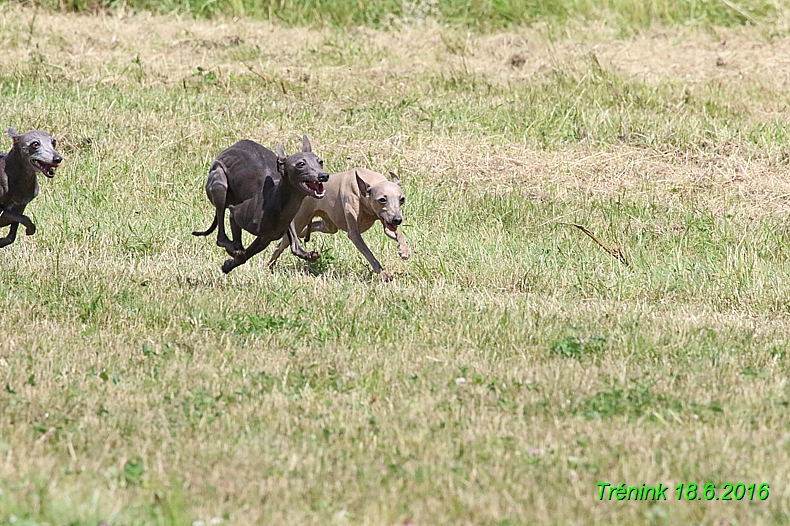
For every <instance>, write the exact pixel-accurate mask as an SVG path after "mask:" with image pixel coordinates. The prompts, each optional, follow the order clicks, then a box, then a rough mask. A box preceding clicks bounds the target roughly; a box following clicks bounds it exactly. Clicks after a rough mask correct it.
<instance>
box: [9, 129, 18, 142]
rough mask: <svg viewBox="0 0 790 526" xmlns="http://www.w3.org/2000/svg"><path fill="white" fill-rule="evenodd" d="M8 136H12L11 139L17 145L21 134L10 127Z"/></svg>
mask: <svg viewBox="0 0 790 526" xmlns="http://www.w3.org/2000/svg"><path fill="white" fill-rule="evenodd" d="M8 135H10V136H11V139H13V141H14V144H16V143H17V141H19V134H18V133H17V132H16V130H15V129H13V128H11V127H9V128H8Z"/></svg>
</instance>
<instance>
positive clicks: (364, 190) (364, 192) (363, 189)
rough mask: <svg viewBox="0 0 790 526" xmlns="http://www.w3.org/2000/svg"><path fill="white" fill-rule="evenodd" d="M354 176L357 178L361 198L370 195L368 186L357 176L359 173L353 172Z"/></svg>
mask: <svg viewBox="0 0 790 526" xmlns="http://www.w3.org/2000/svg"><path fill="white" fill-rule="evenodd" d="M354 175H355V176H356V177H357V186H358V187H359V195H361V196H363V197H367V196H369V195H370V185H369V184H368V183H366V182H365V181H363V180H362V178H361V177H360V176H359V172H357V171H356V170H354Z"/></svg>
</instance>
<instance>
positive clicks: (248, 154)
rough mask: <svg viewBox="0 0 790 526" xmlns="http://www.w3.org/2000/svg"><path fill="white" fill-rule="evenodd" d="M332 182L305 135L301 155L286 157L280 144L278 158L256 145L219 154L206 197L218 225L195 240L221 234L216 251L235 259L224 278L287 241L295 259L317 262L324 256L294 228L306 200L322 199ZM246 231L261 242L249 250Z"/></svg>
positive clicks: (248, 143) (251, 143) (225, 268)
mask: <svg viewBox="0 0 790 526" xmlns="http://www.w3.org/2000/svg"><path fill="white" fill-rule="evenodd" d="M328 179H329V174H328V173H327V172H325V171H324V161H322V160H321V159H320V158H319V157H318V156H317V155H315V154H314V153H313V152H312V146H311V145H310V140H309V139H308V138H307V135H304V136H303V137H302V151H301V152H299V153H295V154H293V155H290V156H288V157H286V155H285V151H284V150H283V146H282V144H278V145H277V153H276V154H275V153H274V152H272V151H271V150H269V149H267V148H265V147H263V146H261V145H260V144H258V143H256V142H254V141H249V140H244V141H239V142H237V143H236V144H234V145H233V146H231V147H230V148H228V149H226V150H225V151H223V152H222V153H220V154H219V156H218V157H217V159H216V160H215V161H214V163H213V164H212V165H211V169H210V170H209V175H208V181H207V182H206V194H207V195H208V199H209V201H211V203H212V204H213V205H214V207H215V208H216V214H215V215H214V222H213V223H212V224H211V226H210V227H209V228H208V230H205V231H195V232H192V234H193V235H195V236H207V235H209V234H210V233H211V232H213V231H214V229H215V228H217V245H218V246H220V247H223V248H225V250H226V251H227V253H228V255H230V256H231V258H232V259H228V260H226V261H225V263H223V265H222V272H224V273H225V274H227V273H228V272H230V271H231V270H233V269H234V268H236V267H238V266H239V265H243V264H244V263H246V262H247V260H249V259H250V258H251V257H253V256H254V255H255V254H257V253H258V252H260V251H262V250H264V249H265V248H266V247H267V246H269V244H270V243H271V242H272V241H276V240H279V239H281V238H282V237H283V236H287V237H288V239H289V240H290V244H291V252H293V253H294V255H296V256H298V257H300V258H302V259H305V260H307V261H315V260H316V259H318V257H319V256H320V254H319V253H318V252H316V251H313V252H306V251H305V250H304V249H303V248H302V245H301V244H300V243H299V237H298V236H297V235H296V229H295V228H294V225H293V224H292V222H293V218H294V216H295V215H296V213H297V212H298V211H299V207H300V206H301V204H302V200H304V198H305V197H312V198H316V199H321V198H322V197H324V185H323V183H325V182H326V181H327V180H328ZM225 208H228V209H229V210H230V230H231V237H232V238H233V239H232V240H230V239H228V236H227V234H226V233H225ZM242 230H246V231H247V232H249V233H251V234H253V235H255V236H257V237H256V238H255V240H254V241H253V242H252V243H251V244H250V245H249V246H248V247H247V249H246V250H245V249H244V246H243V245H242V239H241V231H242Z"/></svg>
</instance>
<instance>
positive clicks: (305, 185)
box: [299, 181, 324, 199]
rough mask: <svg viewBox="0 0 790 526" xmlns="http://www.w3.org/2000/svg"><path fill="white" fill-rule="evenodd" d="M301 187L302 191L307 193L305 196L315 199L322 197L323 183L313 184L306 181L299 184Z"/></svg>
mask: <svg viewBox="0 0 790 526" xmlns="http://www.w3.org/2000/svg"><path fill="white" fill-rule="evenodd" d="M299 185H300V186H301V187H302V190H304V191H305V192H307V195H310V196H312V197H315V198H316V199H321V198H322V197H324V185H323V183H313V182H308V181H302V182H300V183H299Z"/></svg>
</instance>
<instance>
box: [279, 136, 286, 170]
mask: <svg viewBox="0 0 790 526" xmlns="http://www.w3.org/2000/svg"><path fill="white" fill-rule="evenodd" d="M285 160H286V157H285V150H283V145H282V143H277V171H278V172H280V175H281V176H283V177H285Z"/></svg>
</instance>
